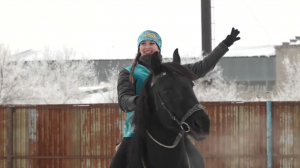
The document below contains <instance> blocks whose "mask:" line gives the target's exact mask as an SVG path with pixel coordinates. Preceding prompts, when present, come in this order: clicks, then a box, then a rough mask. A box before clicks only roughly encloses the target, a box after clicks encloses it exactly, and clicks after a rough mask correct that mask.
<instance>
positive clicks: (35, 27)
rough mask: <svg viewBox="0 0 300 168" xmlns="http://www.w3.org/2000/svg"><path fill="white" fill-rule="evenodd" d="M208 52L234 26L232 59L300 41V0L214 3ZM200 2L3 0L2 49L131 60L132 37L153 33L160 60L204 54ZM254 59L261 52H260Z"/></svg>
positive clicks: (134, 44)
mask: <svg viewBox="0 0 300 168" xmlns="http://www.w3.org/2000/svg"><path fill="white" fill-rule="evenodd" d="M211 1H212V5H213V7H214V8H213V10H212V12H213V14H212V16H213V22H214V23H215V24H214V26H213V27H212V28H213V32H214V33H213V36H214V37H215V41H214V42H213V46H215V45H217V44H218V43H219V42H221V41H222V40H223V39H224V38H225V37H226V36H227V35H228V34H229V33H230V31H231V28H232V27H235V28H238V29H239V30H240V31H241V34H240V37H241V38H242V39H241V40H240V41H239V42H237V43H235V44H234V45H233V46H232V47H231V48H230V51H229V52H228V53H227V54H226V55H227V56H230V55H235V56H237V55H247V54H249V53H251V52H252V51H254V50H255V49H262V50H259V52H261V53H263V52H264V51H263V50H264V49H265V47H266V46H267V48H268V50H269V49H270V47H271V46H273V45H280V44H281V43H282V42H289V40H290V39H293V38H295V36H300V20H299V18H300V9H299V6H300V1H299V0H211ZM200 14H201V12H200V0H151V1H148V0H26V1H24V0H9V1H8V0H7V1H1V2H0V23H1V26H0V43H4V44H6V45H9V46H10V49H11V50H12V52H13V53H15V52H17V51H20V52H21V51H25V50H28V49H35V50H40V49H43V47H45V46H48V47H50V49H62V47H63V46H66V47H73V48H74V49H75V50H76V51H77V55H80V56H81V54H84V55H85V56H86V57H88V58H96V59H113V58H115V59H123V58H124V59H125V58H133V57H134V56H135V54H136V52H137V38H138V36H139V34H140V33H141V32H143V31H144V30H147V29H150V30H154V31H156V32H158V33H159V34H160V36H161V37H162V55H163V56H164V57H171V56H172V53H173V51H174V49H175V48H179V53H180V54H181V55H189V56H199V55H200V54H201V20H200ZM258 54H259V53H258Z"/></svg>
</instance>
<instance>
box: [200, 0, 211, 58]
mask: <svg viewBox="0 0 300 168" xmlns="http://www.w3.org/2000/svg"><path fill="white" fill-rule="evenodd" d="M201 27H202V51H203V52H204V54H209V53H210V52H211V51H212V47H211V41H212V40H211V2H210V0H201Z"/></svg>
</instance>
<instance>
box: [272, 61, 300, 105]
mask: <svg viewBox="0 0 300 168" xmlns="http://www.w3.org/2000/svg"><path fill="white" fill-rule="evenodd" d="M282 64H283V67H284V70H285V71H284V74H285V80H284V82H283V83H282V84H280V85H277V87H278V88H277V94H275V95H272V100H279V101H299V100H300V60H299V59H294V61H293V62H292V63H291V61H290V59H289V58H285V59H284V60H283V62H282Z"/></svg>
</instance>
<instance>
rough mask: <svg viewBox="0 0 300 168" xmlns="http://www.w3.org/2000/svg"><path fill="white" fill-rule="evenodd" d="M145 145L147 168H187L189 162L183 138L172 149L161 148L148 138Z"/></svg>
mask: <svg viewBox="0 0 300 168" xmlns="http://www.w3.org/2000/svg"><path fill="white" fill-rule="evenodd" d="M173 141H174V139H173ZM172 143H173V142H172ZM146 144H147V145H146V151H147V153H146V155H147V156H146V158H147V164H148V166H147V168H152V167H153V168H161V167H163V168H165V167H166V166H165V165H168V167H173V168H189V166H188V165H189V161H188V158H187V153H186V149H185V143H184V139H183V138H182V139H181V140H180V142H179V143H178V144H177V145H176V146H175V147H174V148H165V147H162V146H161V145H159V144H157V143H156V142H154V141H153V139H151V138H150V137H149V136H148V137H147V138H146Z"/></svg>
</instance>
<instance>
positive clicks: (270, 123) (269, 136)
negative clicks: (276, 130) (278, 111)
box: [267, 101, 273, 168]
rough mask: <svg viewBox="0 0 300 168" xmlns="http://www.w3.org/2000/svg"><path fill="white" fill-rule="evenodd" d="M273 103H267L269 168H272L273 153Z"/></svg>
mask: <svg viewBox="0 0 300 168" xmlns="http://www.w3.org/2000/svg"><path fill="white" fill-rule="evenodd" d="M272 141H273V139H272V102H271V101H267V164H268V168H272V167H273V165H272V161H273V156H272V154H273V152H272Z"/></svg>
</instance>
